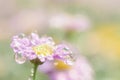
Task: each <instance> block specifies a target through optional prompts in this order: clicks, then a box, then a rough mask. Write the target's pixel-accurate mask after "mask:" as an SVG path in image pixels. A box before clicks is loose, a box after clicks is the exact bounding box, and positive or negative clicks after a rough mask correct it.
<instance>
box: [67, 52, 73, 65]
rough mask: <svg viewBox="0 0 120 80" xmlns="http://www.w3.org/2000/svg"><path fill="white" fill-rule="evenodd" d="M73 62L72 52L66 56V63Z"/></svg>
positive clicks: (71, 63)
mask: <svg viewBox="0 0 120 80" xmlns="http://www.w3.org/2000/svg"><path fill="white" fill-rule="evenodd" d="M74 62H75V58H74V56H73V55H72V54H69V55H67V56H66V63H67V64H69V65H73V64H74Z"/></svg>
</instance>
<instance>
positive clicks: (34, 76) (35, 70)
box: [33, 64, 38, 80]
mask: <svg viewBox="0 0 120 80" xmlns="http://www.w3.org/2000/svg"><path fill="white" fill-rule="evenodd" d="M37 68H38V64H34V73H33V80H35V79H36V72H37Z"/></svg>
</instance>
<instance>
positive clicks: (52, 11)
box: [0, 0, 120, 80]
mask: <svg viewBox="0 0 120 80" xmlns="http://www.w3.org/2000/svg"><path fill="white" fill-rule="evenodd" d="M36 31H37V32H38V33H39V35H48V36H52V37H53V39H54V40H55V41H56V42H59V41H61V40H62V41H63V40H64V41H67V42H69V43H71V44H72V45H74V46H75V47H76V48H77V49H79V51H80V54H82V55H84V56H85V57H87V59H88V61H89V63H90V64H91V66H92V68H93V70H94V72H95V76H94V77H95V80H120V0H0V80H8V79H9V80H16V79H17V80H27V79H28V76H29V74H30V69H31V67H32V66H31V64H30V62H28V63H25V64H23V65H19V64H17V63H16V62H15V60H14V53H13V51H12V49H11V48H10V43H11V38H12V36H14V35H18V34H19V33H26V34H30V33H31V32H36ZM37 76H38V77H39V79H40V80H48V78H47V76H46V75H44V74H43V73H40V74H38V75H37Z"/></svg>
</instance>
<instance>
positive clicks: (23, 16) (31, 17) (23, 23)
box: [10, 10, 48, 32]
mask: <svg viewBox="0 0 120 80" xmlns="http://www.w3.org/2000/svg"><path fill="white" fill-rule="evenodd" d="M47 17H48V16H47V14H45V12H44V11H36V10H35V11H34V10H23V11H21V12H19V13H18V14H16V15H15V16H13V17H12V18H11V20H10V27H11V28H12V29H14V31H16V32H26V31H30V30H32V31H33V30H38V29H39V30H41V31H42V30H43V29H44V28H45V25H46V22H47V21H46V20H47Z"/></svg>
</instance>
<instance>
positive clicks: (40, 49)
mask: <svg viewBox="0 0 120 80" xmlns="http://www.w3.org/2000/svg"><path fill="white" fill-rule="evenodd" d="M33 50H34V51H35V53H36V54H37V55H43V56H49V55H51V54H52V53H53V47H52V46H50V45H48V44H42V45H38V46H35V47H33Z"/></svg>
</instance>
